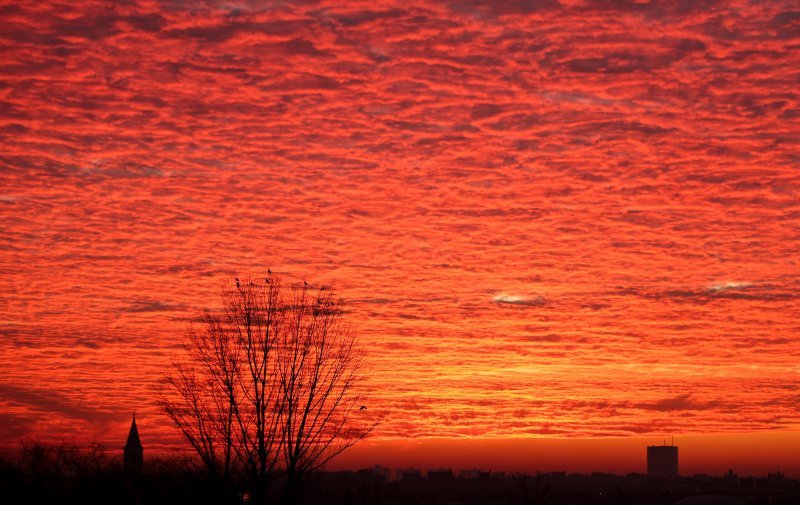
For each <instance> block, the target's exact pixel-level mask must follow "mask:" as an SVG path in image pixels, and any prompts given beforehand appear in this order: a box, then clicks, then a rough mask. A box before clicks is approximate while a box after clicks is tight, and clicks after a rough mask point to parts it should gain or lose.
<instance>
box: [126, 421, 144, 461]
mask: <svg viewBox="0 0 800 505" xmlns="http://www.w3.org/2000/svg"><path fill="white" fill-rule="evenodd" d="M122 464H123V468H124V470H125V475H126V476H128V477H137V476H139V475H141V473H142V467H143V466H144V448H143V447H142V442H141V440H139V429H138V428H137V427H136V413H135V412H134V413H133V421H132V422H131V429H130V430H129V431H128V441H127V442H125V447H124V448H123V456H122Z"/></svg>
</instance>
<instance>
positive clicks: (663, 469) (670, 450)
mask: <svg viewBox="0 0 800 505" xmlns="http://www.w3.org/2000/svg"><path fill="white" fill-rule="evenodd" d="M647 475H651V476H653V477H668V476H673V475H678V446H677V445H650V446H648V447H647Z"/></svg>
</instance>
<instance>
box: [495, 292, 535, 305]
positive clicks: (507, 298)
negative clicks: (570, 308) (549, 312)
mask: <svg viewBox="0 0 800 505" xmlns="http://www.w3.org/2000/svg"><path fill="white" fill-rule="evenodd" d="M492 301H494V303H497V304H500V305H520V306H523V307H540V306H542V305H544V304H546V303H547V300H546V299H545V298H544V297H543V296H534V297H524V296H519V295H509V294H506V293H499V294H497V295H495V296H494V297H493V298H492Z"/></svg>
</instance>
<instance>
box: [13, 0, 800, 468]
mask: <svg viewBox="0 0 800 505" xmlns="http://www.w3.org/2000/svg"><path fill="white" fill-rule="evenodd" d="M0 20H1V21H2V22H0V55H1V56H0V364H2V366H1V367H0V443H6V444H10V443H14V442H15V441H16V440H19V439H20V438H24V437H28V438H48V437H50V438H65V439H70V440H78V441H89V440H100V441H103V442H105V443H107V444H108V445H109V447H112V448H115V447H116V446H121V445H122V443H123V441H124V439H125V436H126V433H127V426H128V424H129V423H130V416H131V413H132V412H133V411H136V412H137V419H138V421H139V429H140V433H141V437H142V441H143V443H144V445H145V448H146V450H147V449H148V447H149V448H150V449H151V450H153V448H158V447H161V448H164V447H173V446H175V444H178V443H179V442H180V439H179V438H178V435H177V433H176V431H175V429H174V428H173V427H171V426H170V424H169V421H168V420H167V419H166V418H165V417H164V416H163V415H162V414H160V413H159V411H158V408H157V406H156V405H155V403H154V393H153V391H154V385H155V383H156V381H157V380H158V378H159V377H161V376H162V375H163V374H164V373H165V371H166V370H167V369H168V368H169V366H170V362H171V360H173V359H176V357H179V356H180V353H181V340H182V337H183V336H184V334H185V332H186V329H187V327H188V326H189V325H190V324H191V321H192V320H193V319H196V318H197V316H198V314H200V312H201V311H202V310H203V309H205V308H208V309H211V310H213V309H215V308H218V307H219V304H220V301H219V292H220V288H221V286H222V284H223V283H224V282H225V281H226V280H230V279H231V278H232V277H233V276H234V275H247V274H253V275H260V274H261V273H262V272H264V271H265V270H266V269H267V268H271V269H272V271H273V272H277V273H278V274H280V275H282V276H283V278H284V280H285V281H286V282H302V281H303V280H308V281H309V282H311V283H314V284H318V283H319V284H332V285H334V286H336V288H337V290H338V292H339V293H340V295H341V296H342V298H343V300H344V303H345V306H346V307H347V309H348V316H349V320H350V322H351V324H352V325H353V328H354V329H355V330H356V332H357V333H358V335H359V338H360V341H361V344H362V345H363V346H364V348H365V349H366V352H367V353H368V359H369V367H370V369H369V376H370V378H369V381H368V383H367V384H366V385H365V392H366V394H367V396H368V398H369V406H370V409H373V410H376V411H377V410H380V411H381V412H385V414H386V417H385V419H384V421H383V423H382V424H381V425H380V426H379V427H378V428H377V429H376V430H375V431H374V432H373V434H372V436H371V437H370V438H369V439H368V440H367V441H365V442H364V443H363V444H362V445H361V446H359V447H356V448H354V449H352V450H351V452H349V453H346V454H345V455H343V457H342V458H341V459H340V460H337V461H335V462H334V464H335V465H339V466H340V467H347V466H348V465H350V466H353V467H356V466H358V465H367V464H374V463H381V464H384V465H389V466H398V465H404V466H408V465H417V466H423V467H424V466H425V465H445V466H452V467H453V468H462V467H471V466H482V467H484V468H486V467H491V468H494V469H520V470H532V469H542V470H546V469H553V470H559V469H568V470H571V469H574V470H576V471H592V470H598V471H643V470H644V451H645V450H644V446H645V445H647V444H650V443H662V440H664V439H665V438H667V439H668V438H669V437H670V436H672V435H674V436H675V443H676V444H678V445H682V444H683V445H682V452H681V457H682V460H681V467H682V469H687V471H688V470H691V471H710V472H711V471H713V472H717V471H723V469H727V468H728V466H729V465H738V466H734V469H736V468H742V469H747V470H748V471H750V472H753V473H760V474H763V473H766V472H767V471H773V470H774V469H775V468H776V467H777V466H780V467H781V468H782V469H785V470H786V471H787V473H790V474H793V475H795V476H800V461H798V460H797V457H796V455H797V454H798V449H800V412H799V411H798V405H799V404H800V389H799V388H800V364H799V362H798V358H799V357H800V343H798V336H799V334H800V277H798V274H800V264H799V263H800V253H798V243H799V242H800V154H798V153H800V149H799V147H800V122H799V120H800V104H799V103H800V102H799V101H800V94H799V93H800V92H798V89H800V3H798V2H792V1H738V0H732V1H715V0H698V1H692V2H689V1H670V0H650V1H647V0H635V1H629V0H582V1H572V0H538V1H536V0H509V1H505V2H492V1H488V0H487V1H485V0H453V1H441V2H424V1H418V0H404V1H402V2H393V1H385V0H372V1H369V2H327V1H297V2H291V1H287V2H253V1H238V2H237V1H235V0H232V1H216V0H209V1H205V2H203V1H197V2H191V1H177V0H176V1H160V2H159V1H149V0H141V1H139V0H127V1H122V2H96V1H94V2H93V1H83V2H66V1H65V2H57V1H50V2H47V1H42V2H7V1H5V0H2V2H0ZM445 454H446V455H449V457H448V458H442V455H445ZM565 454H570V455H571V454H574V455H575V456H574V457H571V458H565V457H564V455H565ZM593 458H594V459H593Z"/></svg>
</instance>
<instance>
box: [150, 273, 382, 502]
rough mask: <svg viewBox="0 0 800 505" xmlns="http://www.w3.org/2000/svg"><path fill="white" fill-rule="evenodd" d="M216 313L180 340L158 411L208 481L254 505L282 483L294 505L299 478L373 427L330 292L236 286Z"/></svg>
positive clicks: (355, 358) (359, 354) (356, 358)
mask: <svg viewBox="0 0 800 505" xmlns="http://www.w3.org/2000/svg"><path fill="white" fill-rule="evenodd" d="M222 305H223V309H222V311H220V312H219V313H216V314H215V313H211V312H208V311H206V313H205V314H204V316H203V318H202V320H201V322H200V325H199V327H196V326H195V327H192V328H190V329H189V330H188V332H187V338H186V349H187V354H186V360H185V361H182V362H176V363H175V364H174V370H173V371H172V373H170V374H169V375H167V376H166V377H164V379H163V381H162V385H163V388H162V394H161V397H160V404H161V407H162V409H163V410H164V412H165V413H166V414H167V415H168V416H169V417H170V418H171V419H172V420H173V422H174V423H175V424H176V425H177V427H178V428H179V430H180V431H181V433H182V434H183V436H184V438H186V440H187V441H188V442H189V444H190V445H191V446H192V447H193V448H194V449H195V451H196V452H197V454H198V456H199V458H200V460H201V461H202V463H203V465H204V466H205V467H206V469H207V470H208V471H209V473H210V474H211V475H212V476H214V477H215V478H218V479H220V480H221V481H222V482H224V483H226V484H227V485H229V486H232V485H234V484H238V485H244V486H247V487H248V488H250V490H251V491H252V493H253V496H252V501H254V502H263V501H264V500H265V499H266V497H265V494H266V489H267V486H268V485H269V484H270V483H272V482H273V481H274V480H275V478H276V477H278V476H282V477H283V480H282V483H283V500H284V502H285V503H292V502H294V501H296V500H297V498H298V493H299V490H300V487H299V484H300V483H301V482H302V480H303V478H304V477H305V476H306V475H308V474H309V473H310V472H313V471H315V470H318V469H320V468H321V467H322V466H323V465H325V463H327V462H328V461H329V460H330V459H331V458H333V457H334V456H336V455H337V454H340V453H341V452H342V451H344V450H345V449H347V448H348V447H350V446H352V445H353V444H355V443H356V442H358V441H359V440H361V439H362V438H364V437H365V436H366V435H367V434H368V433H369V432H370V431H371V430H372V429H373V428H374V427H375V425H376V423H377V421H375V420H374V418H371V417H369V416H368V415H367V414H366V412H364V411H363V409H361V408H360V406H361V404H362V403H363V401H362V395H361V393H360V392H359V388H358V386H359V384H360V382H361V381H362V379H363V372H364V353H363V350H362V348H361V347H360V346H359V345H358V342H357V339H356V337H355V335H354V333H353V332H352V331H351V329H350V327H349V325H348V323H347V321H345V319H344V317H343V316H344V311H343V310H342V306H341V302H340V300H339V298H338V297H337V296H336V295H335V292H334V290H333V289H331V288H329V287H320V288H318V289H317V288H313V287H311V286H310V285H309V284H308V283H306V282H303V285H302V286H300V285H294V286H289V287H286V286H284V285H283V283H282V281H281V279H280V278H279V276H277V275H273V274H272V273H270V274H269V275H268V276H267V277H265V278H260V279H256V278H246V279H243V280H240V279H239V278H236V279H235V282H234V283H228V284H226V285H225V286H223V288H222ZM230 490H231V491H233V488H232V487H231V488H230Z"/></svg>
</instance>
